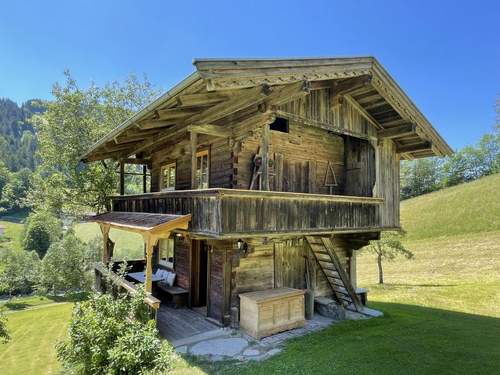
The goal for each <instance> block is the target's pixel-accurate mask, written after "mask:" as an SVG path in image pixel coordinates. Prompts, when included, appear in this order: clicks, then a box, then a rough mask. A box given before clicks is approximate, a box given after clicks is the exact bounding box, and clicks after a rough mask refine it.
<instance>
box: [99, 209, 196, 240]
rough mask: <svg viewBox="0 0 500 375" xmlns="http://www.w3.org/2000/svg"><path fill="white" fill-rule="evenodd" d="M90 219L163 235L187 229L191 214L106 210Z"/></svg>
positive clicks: (143, 233) (115, 226)
mask: <svg viewBox="0 0 500 375" xmlns="http://www.w3.org/2000/svg"><path fill="white" fill-rule="evenodd" d="M89 221H93V222H96V223H98V224H101V225H108V226H109V227H111V228H116V229H121V230H125V231H129V232H135V233H139V234H142V235H143V236H144V235H155V236H158V237H161V236H162V235H168V234H169V233H170V232H172V231H173V230H185V229H187V228H188V225H189V222H190V221H191V215H167V214H153V213H145V212H114V211H113V212H105V213H103V214H100V215H95V216H93V217H92V218H90V219H89Z"/></svg>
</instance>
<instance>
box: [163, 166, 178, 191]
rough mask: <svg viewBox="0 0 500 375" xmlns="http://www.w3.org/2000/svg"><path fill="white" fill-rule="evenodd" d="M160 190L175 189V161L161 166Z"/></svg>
mask: <svg viewBox="0 0 500 375" xmlns="http://www.w3.org/2000/svg"><path fill="white" fill-rule="evenodd" d="M160 185H161V190H175V163H170V164H167V165H164V166H163V167H162V168H161V181H160Z"/></svg>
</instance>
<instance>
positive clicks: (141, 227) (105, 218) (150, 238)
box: [91, 212, 191, 293]
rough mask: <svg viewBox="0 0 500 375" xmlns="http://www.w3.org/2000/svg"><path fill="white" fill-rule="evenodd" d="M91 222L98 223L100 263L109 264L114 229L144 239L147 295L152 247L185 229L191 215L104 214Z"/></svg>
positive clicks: (151, 271) (150, 274)
mask: <svg viewBox="0 0 500 375" xmlns="http://www.w3.org/2000/svg"><path fill="white" fill-rule="evenodd" d="M91 221H94V222H96V223H98V224H99V225H100V227H101V231H102V235H103V240H104V249H103V250H104V251H103V255H102V261H103V263H104V264H107V263H108V262H109V260H110V259H109V258H110V254H109V244H108V240H109V230H110V228H116V229H120V230H125V231H129V232H135V233H139V234H141V235H142V236H143V238H144V244H145V246H146V280H145V288H146V292H147V293H151V290H152V273H153V267H152V257H153V247H154V246H155V245H156V244H157V242H158V240H159V239H160V238H168V237H169V236H170V233H171V232H172V231H173V230H176V229H187V228H188V225H189V222H190V221H191V215H166V214H151V213H144V212H106V213H103V214H100V215H96V216H94V217H93V218H92V219H91Z"/></svg>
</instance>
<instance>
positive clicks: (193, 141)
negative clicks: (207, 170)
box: [190, 131, 198, 189]
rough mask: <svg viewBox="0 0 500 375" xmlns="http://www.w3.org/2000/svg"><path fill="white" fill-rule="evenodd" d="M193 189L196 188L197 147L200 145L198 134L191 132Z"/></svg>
mask: <svg viewBox="0 0 500 375" xmlns="http://www.w3.org/2000/svg"><path fill="white" fill-rule="evenodd" d="M190 141H191V189H196V161H197V160H196V149H197V147H198V134H197V133H196V132H193V131H192V132H191V139H190Z"/></svg>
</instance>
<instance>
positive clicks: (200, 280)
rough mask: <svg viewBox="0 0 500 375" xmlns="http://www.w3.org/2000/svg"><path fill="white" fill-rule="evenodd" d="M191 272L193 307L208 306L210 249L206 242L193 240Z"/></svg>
mask: <svg viewBox="0 0 500 375" xmlns="http://www.w3.org/2000/svg"><path fill="white" fill-rule="evenodd" d="M191 249H192V263H191V266H192V272H191V305H192V306H193V307H202V306H206V305H207V275H208V273H207V272H208V247H207V245H206V243H205V242H204V241H198V240H193V244H192V247H191Z"/></svg>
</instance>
